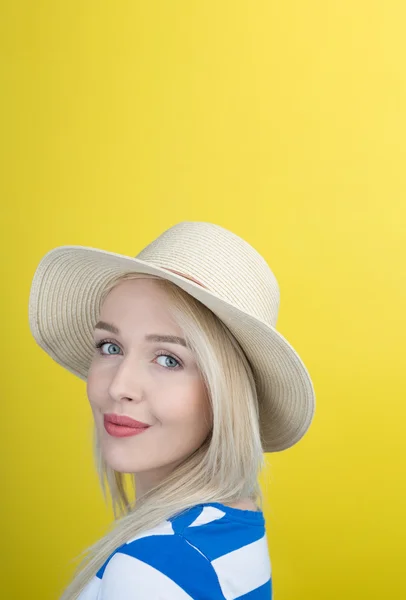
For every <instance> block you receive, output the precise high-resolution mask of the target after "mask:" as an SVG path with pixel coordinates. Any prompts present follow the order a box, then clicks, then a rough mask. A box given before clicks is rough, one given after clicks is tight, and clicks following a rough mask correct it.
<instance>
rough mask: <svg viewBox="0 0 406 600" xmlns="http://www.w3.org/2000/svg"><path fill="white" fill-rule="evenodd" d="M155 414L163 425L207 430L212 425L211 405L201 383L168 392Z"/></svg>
mask: <svg viewBox="0 0 406 600" xmlns="http://www.w3.org/2000/svg"><path fill="white" fill-rule="evenodd" d="M153 412H154V413H155V416H156V417H157V419H159V420H160V421H161V423H162V425H170V426H173V427H185V426H187V427H190V428H193V429H207V427H208V426H210V424H211V410H210V403H209V400H208V396H207V393H206V390H205V387H204V385H203V383H202V382H200V381H198V382H193V383H191V384H189V385H188V386H186V385H183V386H179V387H177V388H175V389H173V390H172V391H171V392H169V390H166V393H165V395H164V396H163V397H162V398H161V400H160V401H159V403H156V405H155V406H154V407H153Z"/></svg>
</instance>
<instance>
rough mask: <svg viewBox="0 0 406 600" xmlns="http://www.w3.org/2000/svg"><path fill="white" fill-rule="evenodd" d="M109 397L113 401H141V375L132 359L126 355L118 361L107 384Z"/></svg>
mask: <svg viewBox="0 0 406 600" xmlns="http://www.w3.org/2000/svg"><path fill="white" fill-rule="evenodd" d="M109 394H110V397H111V398H112V399H113V400H114V401H115V402H121V401H123V400H127V401H129V402H141V401H142V400H143V398H144V391H143V386H142V382H141V375H140V373H139V372H138V370H137V368H136V364H135V362H134V360H132V361H131V360H129V358H128V357H126V358H125V359H124V360H122V361H121V362H120V364H119V365H118V367H117V370H116V371H115V373H114V377H113V379H112V380H111V383H110V386H109Z"/></svg>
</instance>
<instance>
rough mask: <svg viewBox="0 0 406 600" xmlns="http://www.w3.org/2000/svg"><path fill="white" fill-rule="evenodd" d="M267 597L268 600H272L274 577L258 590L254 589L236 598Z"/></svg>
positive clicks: (236, 599) (262, 598)
mask: <svg viewBox="0 0 406 600" xmlns="http://www.w3.org/2000/svg"><path fill="white" fill-rule="evenodd" d="M265 598H266V600H272V579H270V580H269V581H268V582H267V583H265V584H264V585H261V587H259V588H257V589H256V590H252V592H249V593H248V594H244V595H243V596H238V598H235V600H265Z"/></svg>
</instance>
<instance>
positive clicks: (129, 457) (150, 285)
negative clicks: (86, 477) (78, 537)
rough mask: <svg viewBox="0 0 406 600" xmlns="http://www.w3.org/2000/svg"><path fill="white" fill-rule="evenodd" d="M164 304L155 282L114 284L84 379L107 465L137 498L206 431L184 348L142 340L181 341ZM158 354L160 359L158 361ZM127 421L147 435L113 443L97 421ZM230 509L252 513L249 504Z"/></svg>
mask: <svg viewBox="0 0 406 600" xmlns="http://www.w3.org/2000/svg"><path fill="white" fill-rule="evenodd" d="M168 303H169V298H168V296H167V293H166V291H165V290H163V289H162V288H161V287H160V286H159V285H158V283H157V282H156V281H154V280H149V279H136V280H129V281H123V282H121V283H119V284H118V285H117V286H116V287H115V288H114V289H113V290H112V291H111V292H110V293H109V294H108V296H107V297H106V299H105V301H104V302H103V305H102V307H101V312H100V317H99V322H100V321H102V322H104V323H108V324H110V325H114V326H115V327H116V328H117V329H118V330H119V333H112V332H111V331H107V330H106V329H105V328H104V326H103V328H102V329H100V328H98V327H97V326H96V328H95V330H94V342H95V345H96V344H97V343H99V342H102V341H103V340H107V341H105V342H104V343H103V345H102V346H101V347H100V348H99V349H96V348H95V351H94V356H93V359H92V363H91V366H90V370H89V374H88V379H87V396H88V399H89V402H90V406H91V409H92V412H93V417H94V420H95V424H96V428H97V430H98V434H99V439H100V442H101V450H102V453H103V456H104V459H105V460H106V462H107V464H108V465H109V466H110V467H112V468H113V469H115V470H116V471H119V472H123V473H134V475H135V481H136V490H137V497H140V496H142V495H143V494H144V493H145V492H146V491H147V490H148V489H150V487H152V486H153V485H154V484H156V483H158V482H159V481H160V480H161V478H163V477H164V476H165V475H167V474H168V473H170V472H171V471H172V470H173V469H174V468H175V467H176V466H177V465H178V464H180V463H181V462H182V461H183V460H184V459H185V458H187V457H188V456H189V455H190V454H192V453H193V452H194V451H195V450H196V449H197V448H199V447H200V445H201V444H202V443H203V442H204V440H205V439H206V437H207V435H208V433H209V432H210V430H211V427H212V415H211V409H210V402H209V398H208V394H207V391H206V388H205V385H204V382H203V379H202V376H201V373H200V371H199V369H198V367H197V364H196V361H195V359H194V356H193V354H192V352H191V351H190V350H189V348H187V347H185V346H183V345H182V344H180V343H173V342H162V341H160V342H158V341H150V340H146V336H148V335H152V334H159V335H166V336H167V335H170V336H176V337H180V338H182V337H183V335H182V331H181V330H180V328H179V326H178V325H177V324H176V323H175V322H174V321H173V319H172V318H171V316H170V314H169V312H168V309H167V306H168ZM160 354H161V355H160ZM105 413H115V414H118V415H126V416H129V417H132V418H133V419H136V420H138V421H142V422H143V423H147V424H148V425H150V427H149V428H148V429H147V430H146V431H144V432H143V433H141V434H139V435H136V436H131V437H123V438H119V437H114V436H112V435H110V434H109V433H107V431H106V429H105V427H104V414H105ZM231 506H234V507H236V508H243V509H248V510H249V509H253V510H257V507H256V506H255V504H254V503H253V502H252V501H251V500H249V499H243V500H241V501H240V502H238V503H235V504H233V505H231Z"/></svg>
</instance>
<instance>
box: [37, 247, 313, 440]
mask: <svg viewBox="0 0 406 600" xmlns="http://www.w3.org/2000/svg"><path fill="white" fill-rule="evenodd" d="M124 272H136V273H145V274H150V275H156V276H158V277H161V278H163V279H167V280H168V281H171V282H172V283H174V284H176V285H177V286H179V287H180V288H182V289H183V290H185V291H186V292H187V293H188V294H190V295H191V296H193V297H194V298H196V299H197V300H199V301H200V302H201V303H202V304H204V305H205V306H207V307H208V308H209V309H210V310H211V311H212V312H213V313H214V314H215V315H217V317H219V319H221V320H222V321H223V323H224V324H225V325H226V326H227V327H228V329H229V330H230V331H231V333H232V334H233V335H234V337H235V338H236V339H237V341H238V342H239V344H240V346H241V347H242V349H243V351H244V352H245V355H246V357H247V359H248V361H249V362H250V365H251V368H252V370H253V373H254V377H255V381H256V385H257V392H258V399H259V410H260V428H261V439H262V444H263V449H264V452H278V451H282V450H285V449H287V448H289V447H291V446H293V445H294V444H296V443H297V442H298V441H299V440H300V439H301V438H302V437H303V436H304V434H305V433H306V432H307V430H308V429H309V427H310V424H311V422H312V419H313V415H314V411H315V393H314V388H313V384H312V381H311V378H310V375H309V373H308V371H307V369H306V367H305V365H304V364H303V361H302V360H301V358H300V356H299V355H298V353H297V352H296V351H295V350H294V348H293V347H292V346H291V345H290V344H289V342H288V341H287V340H286V339H285V338H284V337H283V336H282V335H281V334H280V333H279V332H278V331H277V330H276V329H275V328H274V327H272V326H270V325H269V324H268V323H265V322H263V321H261V320H260V319H258V318H257V317H254V316H252V315H250V314H247V313H245V312H244V311H242V310H241V309H240V308H237V307H236V306H234V305H232V304H230V303H229V302H226V301H225V300H223V299H222V298H220V297H219V296H217V295H216V294H215V293H213V292H211V291H209V290H208V289H206V288H204V287H202V286H200V285H199V284H197V283H194V282H193V281H191V280H190V279H186V278H185V277H182V276H181V275H177V274H175V273H172V272H171V271H168V270H166V269H163V268H161V267H158V266H156V265H153V264H150V263H148V262H145V261H143V260H140V259H138V258H132V257H129V256H125V255H122V254H117V253H114V252H109V251H106V250H101V249H97V248H91V247H84V246H60V247H57V248H54V249H53V250H51V251H49V252H48V253H47V254H46V255H45V256H44V257H43V258H42V260H41V262H40V263H39V265H38V267H37V269H36V271H35V274H34V277H33V280H32V284H31V291H30V298H29V325H30V329H31V332H32V334H33V336H34V338H35V340H36V342H37V343H38V344H39V346H40V347H41V348H42V349H43V350H45V352H47V354H49V356H51V358H52V359H54V360H55V361H56V362H57V363H58V364H60V365H61V366H62V367H64V368H65V369H67V370H68V371H70V372H71V373H73V374H74V375H76V376H77V377H80V378H81V379H83V380H86V379H87V373H88V369H89V366H90V363H91V360H92V356H93V354H94V346H93V331H94V326H95V324H96V322H97V320H98V317H99V313H100V306H101V295H102V292H103V290H104V288H105V286H106V285H107V284H108V282H109V281H111V280H112V279H113V278H115V277H116V276H117V275H119V274H121V273H124Z"/></svg>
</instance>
